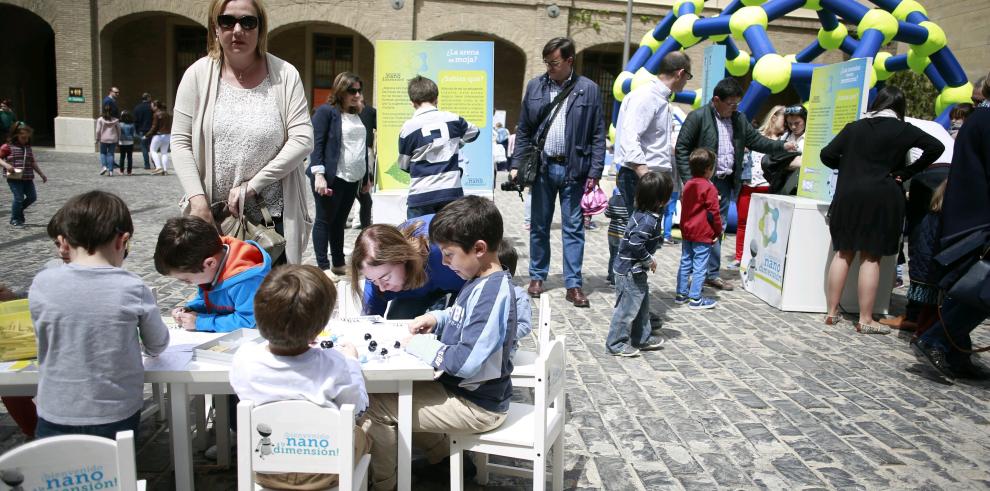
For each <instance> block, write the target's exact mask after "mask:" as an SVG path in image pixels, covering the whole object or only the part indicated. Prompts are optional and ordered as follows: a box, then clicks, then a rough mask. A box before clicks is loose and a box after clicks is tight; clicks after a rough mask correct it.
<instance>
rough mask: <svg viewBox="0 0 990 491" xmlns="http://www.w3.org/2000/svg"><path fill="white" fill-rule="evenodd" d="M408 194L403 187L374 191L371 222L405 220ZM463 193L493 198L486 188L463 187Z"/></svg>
mask: <svg viewBox="0 0 990 491" xmlns="http://www.w3.org/2000/svg"><path fill="white" fill-rule="evenodd" d="M408 194H409V191H408V190H405V189H393V190H388V191H376V192H375V194H374V195H373V196H372V200H373V202H374V205H373V206H372V207H371V222H372V223H387V224H391V225H398V224H400V223H402V222H404V221H406V196H408ZM464 194H465V195H473V196H481V197H483V198H488V199H495V192H494V191H491V190H488V189H481V190H478V189H465V190H464Z"/></svg>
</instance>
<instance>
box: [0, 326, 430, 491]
mask: <svg viewBox="0 0 990 491" xmlns="http://www.w3.org/2000/svg"><path fill="white" fill-rule="evenodd" d="M170 334H171V335H172V336H171V340H170V343H169V351H166V354H165V355H163V357H160V358H159V359H156V360H155V361H151V362H149V361H148V360H146V365H148V366H147V368H146V370H145V383H160V384H166V385H167V386H168V390H169V399H170V407H171V418H170V425H171V431H170V433H171V435H172V455H173V459H174V466H175V487H176V489H178V490H183V491H184V490H192V489H195V487H194V481H193V463H192V440H191V438H190V432H189V431H188V428H189V424H190V421H189V397H190V396H192V395H198V394H233V393H234V391H233V389H232V388H231V386H230V380H229V370H230V367H229V366H228V365H226V364H223V363H213V362H202V361H196V360H193V361H188V362H185V363H183V362H181V361H176V360H168V359H167V358H168V357H169V356H170V355H169V354H171V353H174V351H175V350H177V349H181V348H180V347H183V346H189V345H199V344H202V343H205V342H208V341H210V340H212V339H214V338H216V337H218V336H221V335H222V334H215V333H190V332H186V331H182V330H171V331H170ZM173 361H175V362H174V363H173ZM169 365H171V366H169ZM362 369H363V372H364V377H365V384H366V386H367V389H368V392H369V393H392V394H398V396H399V428H398V430H399V441H398V447H399V448H398V461H397V462H398V487H399V489H400V490H403V491H408V490H409V489H410V486H411V480H410V464H411V460H412V386H413V382H415V381H420V380H433V369H432V368H431V367H430V366H428V365H426V364H425V363H422V362H421V361H419V360H417V359H415V358H413V357H411V356H408V355H400V356H393V357H390V358H389V359H388V361H384V362H383V361H377V360H372V361H369V362H368V363H364V364H362ZM37 386H38V372H37V371H34V370H25V371H20V372H3V371H0V394H2V395H32V396H33V395H34V394H35V393H36V392H37ZM218 400H219V401H220V402H218V406H217V408H216V409H217V412H218V413H219V412H221V411H224V410H226V409H227V408H226V399H225V398H218ZM225 414H226V413H225ZM216 434H217V447H218V448H227V447H221V445H229V442H228V441H227V439H228V437H229V436H228V433H227V432H226V431H217V432H216Z"/></svg>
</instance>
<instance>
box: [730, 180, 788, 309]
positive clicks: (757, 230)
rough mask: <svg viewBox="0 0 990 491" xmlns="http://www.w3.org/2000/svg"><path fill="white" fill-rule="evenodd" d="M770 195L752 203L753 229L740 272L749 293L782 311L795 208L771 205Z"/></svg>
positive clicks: (755, 198)
mask: <svg viewBox="0 0 990 491" xmlns="http://www.w3.org/2000/svg"><path fill="white" fill-rule="evenodd" d="M766 196H769V195H764V194H755V195H753V201H752V202H751V203H750V206H749V216H748V223H749V226H750V228H749V229H747V232H746V244H745V247H744V248H743V257H742V263H741V264H740V265H739V272H740V274H741V275H742V278H743V287H744V288H745V289H746V291H748V292H750V293H752V294H753V295H756V296H757V297H759V298H760V299H762V300H763V301H764V302H766V303H768V304H770V305H772V306H774V307H777V308H779V307H780V301H781V296H782V295H783V291H784V267H785V265H786V262H787V242H788V240H789V238H790V234H791V218H792V217H793V215H794V205H793V204H792V203H786V202H785V203H779V204H778V203H777V202H770V201H769V200H767V199H766ZM754 225H755V227H754Z"/></svg>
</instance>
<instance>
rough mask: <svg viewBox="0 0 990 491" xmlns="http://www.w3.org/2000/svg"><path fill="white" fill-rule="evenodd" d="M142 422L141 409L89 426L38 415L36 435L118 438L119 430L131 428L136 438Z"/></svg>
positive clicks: (38, 436) (39, 436)
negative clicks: (108, 421) (55, 420)
mask: <svg viewBox="0 0 990 491" xmlns="http://www.w3.org/2000/svg"><path fill="white" fill-rule="evenodd" d="M140 424H141V411H138V412H136V413H134V415H133V416H131V417H129V418H127V419H123V420H120V421H115V422H113V423H107V424H102V425H87V426H69V425H60V424H55V423H52V422H50V421H45V419H44V418H42V417H38V427H37V429H35V430H34V436H36V437H37V438H45V437H49V436H59V435H94V436H102V437H103V438H109V439H111V440H116V439H117V432H118V431H127V430H131V431H133V432H134V438H137V434H138V425H140Z"/></svg>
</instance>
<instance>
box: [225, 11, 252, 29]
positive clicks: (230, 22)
mask: <svg viewBox="0 0 990 491" xmlns="http://www.w3.org/2000/svg"><path fill="white" fill-rule="evenodd" d="M217 24H219V25H220V27H221V28H223V29H233V28H234V26H235V25H237V24H240V25H241V28H242V29H244V30H245V31H250V30H252V29H254V28H256V27H258V17H256V16H254V15H245V16H244V17H234V16H233V15H226V14H224V15H218V16H217Z"/></svg>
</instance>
